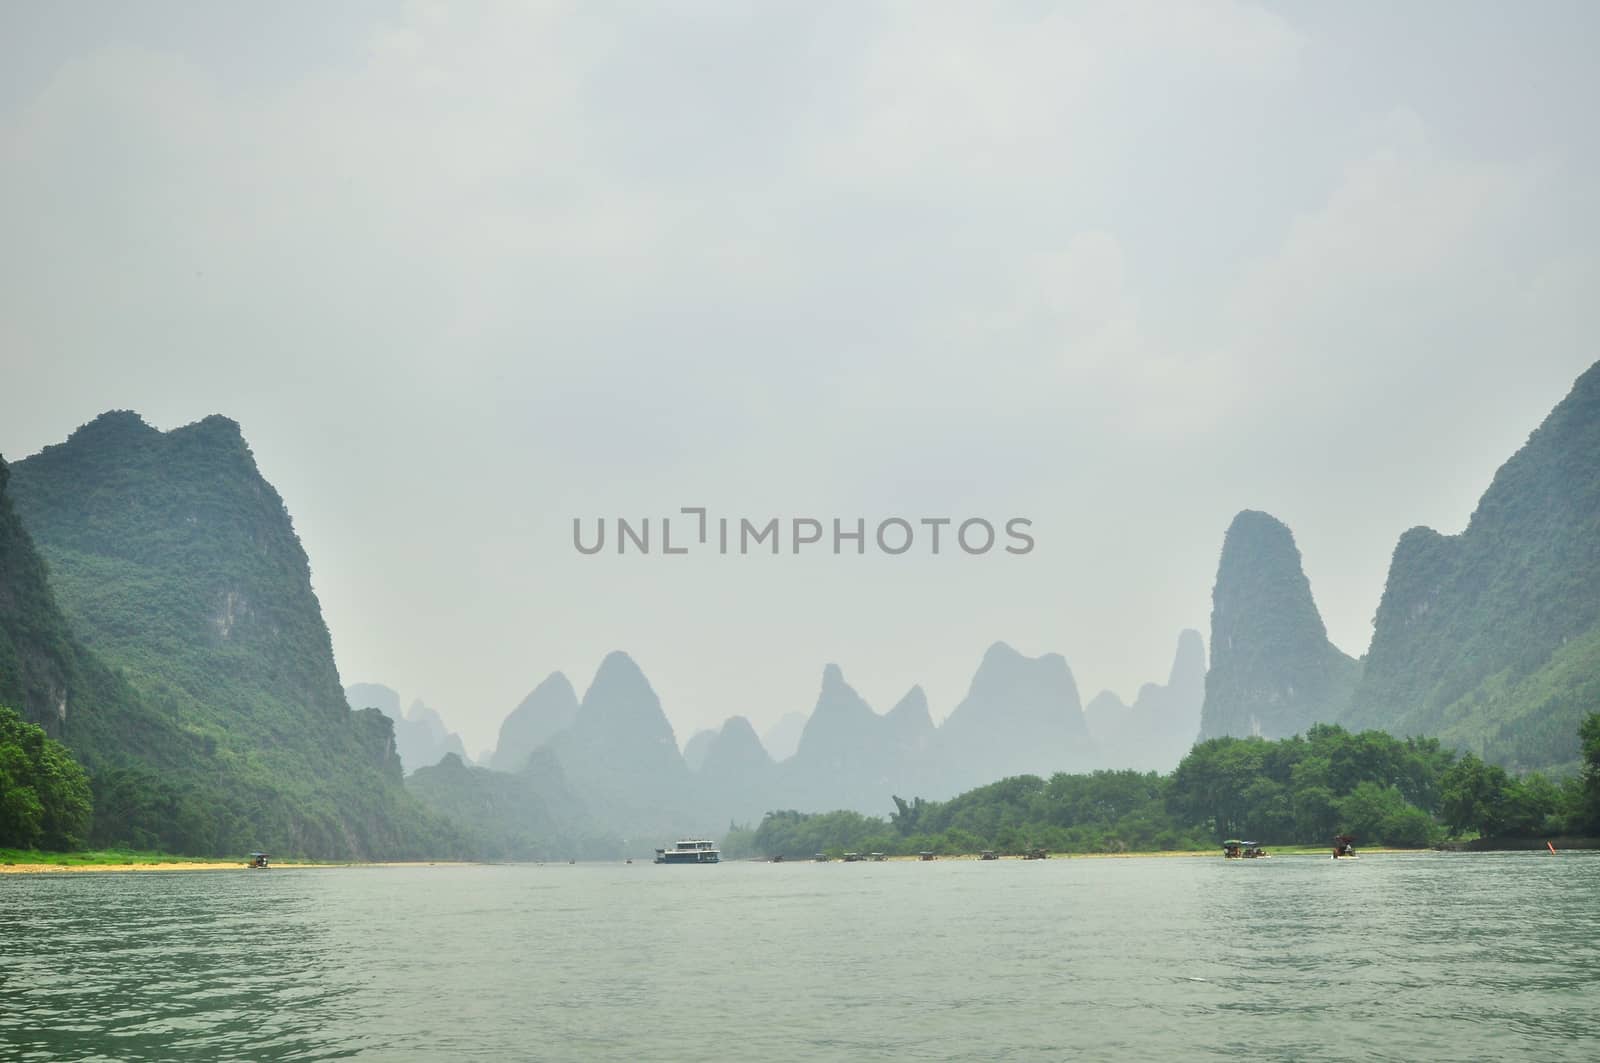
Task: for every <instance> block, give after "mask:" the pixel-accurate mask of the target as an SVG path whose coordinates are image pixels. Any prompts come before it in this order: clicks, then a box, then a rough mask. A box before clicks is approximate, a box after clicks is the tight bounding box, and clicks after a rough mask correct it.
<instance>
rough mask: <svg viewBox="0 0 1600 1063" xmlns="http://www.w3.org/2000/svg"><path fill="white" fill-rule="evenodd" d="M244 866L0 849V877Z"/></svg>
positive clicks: (240, 860) (215, 860)
mask: <svg viewBox="0 0 1600 1063" xmlns="http://www.w3.org/2000/svg"><path fill="white" fill-rule="evenodd" d="M306 863H310V861H298V860H293V861H278V860H274V861H273V866H274V867H282V866H289V865H299V864H306ZM244 866H245V857H244V854H243V853H240V854H238V855H237V856H179V855H177V854H175V853H157V852H147V851H141V850H134V849H86V850H81V851H79V852H70V853H53V852H44V851H42V850H38V849H0V873H5V872H28V871H157V870H172V871H184V870H190V871H204V870H214V869H215V870H220V869H224V868H234V867H237V868H241V869H243V868H244Z"/></svg>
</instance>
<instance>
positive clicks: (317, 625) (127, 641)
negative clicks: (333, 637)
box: [0, 412, 450, 858]
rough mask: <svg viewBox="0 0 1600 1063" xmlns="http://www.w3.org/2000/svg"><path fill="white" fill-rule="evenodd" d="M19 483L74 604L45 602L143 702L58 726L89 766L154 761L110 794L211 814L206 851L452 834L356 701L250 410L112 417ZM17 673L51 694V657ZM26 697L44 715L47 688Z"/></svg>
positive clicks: (59, 589) (342, 852)
mask: <svg viewBox="0 0 1600 1063" xmlns="http://www.w3.org/2000/svg"><path fill="white" fill-rule="evenodd" d="M9 493H10V496H11V499H12V501H13V503H14V505H15V507H16V513H17V515H18V516H19V517H20V518H21V521H22V524H23V526H24V527H26V529H27V531H28V532H29V533H30V534H31V536H32V538H33V540H34V542H35V543H37V545H38V547H39V550H40V552H41V553H42V554H43V555H44V559H45V561H46V562H47V563H48V565H49V570H50V571H49V575H50V586H51V587H52V588H53V590H54V595H55V599H56V600H57V601H59V602H60V605H61V609H60V613H59V614H58V616H57V617H56V618H54V619H52V618H51V617H50V616H49V613H48V611H41V610H42V607H41V606H39V605H38V604H37V603H35V605H34V606H33V607H31V610H30V611H31V612H32V613H33V614H34V615H36V616H39V617H43V618H44V620H43V621H39V622H43V623H51V624H58V625H59V623H60V622H61V621H64V625H65V626H64V627H63V628H62V631H63V632H65V631H67V630H70V633H71V635H72V636H75V637H76V638H78V639H81V641H82V644H83V645H84V646H86V647H87V648H88V650H89V651H92V653H93V654H94V655H96V656H97V657H98V658H99V659H101V660H104V661H105V662H107V663H108V664H110V665H111V666H113V667H115V668H116V669H118V670H119V671H120V673H121V676H120V678H118V679H110V680H105V681H104V682H106V683H112V684H115V683H117V682H125V683H126V685H127V686H128V687H130V688H131V689H132V690H133V691H134V692H136V694H137V698H135V699H133V700H134V703H135V704H137V705H138V706H139V711H138V712H137V713H135V712H132V711H121V710H120V709H119V708H118V707H117V705H116V704H114V703H113V701H111V700H106V699H101V704H103V705H104V711H102V712H100V713H98V714H92V715H91V716H90V719H89V721H88V722H86V723H85V724H84V725H83V726H82V727H78V725H77V724H76V723H75V722H73V717H72V713H71V712H70V706H69V712H68V715H67V719H68V723H67V725H66V726H65V727H64V729H63V730H62V732H61V734H62V737H63V739H64V740H65V741H66V742H67V743H68V745H69V747H71V748H72V749H73V750H74V752H75V753H76V754H78V755H79V756H80V757H82V759H84V760H85V762H86V763H88V764H90V765H91V767H95V766H97V765H104V766H105V767H106V768H107V769H109V768H110V767H111V765H112V764H113V763H122V764H124V765H131V766H134V767H136V768H140V769H145V770H147V771H149V772H150V773H151V775H152V776H153V779H152V778H144V777H141V776H140V775H139V774H138V773H134V774H131V775H130V774H129V773H127V772H126V771H124V772H122V773H121V774H116V773H113V772H110V771H109V770H108V771H107V773H106V775H107V778H106V780H105V782H104V783H103V784H102V786H109V787H110V789H109V790H108V792H107V793H106V798H107V800H108V801H115V802H121V803H123V804H125V805H129V806H136V807H146V806H148V807H150V808H153V809H158V810H159V809H163V808H164V809H166V810H167V811H168V812H170V813H173V814H177V813H180V812H182V811H183V810H185V809H187V810H189V813H190V814H191V815H192V816H199V817H201V818H202V819H203V821H204V822H203V830H204V833H205V837H204V838H203V839H195V840H189V841H186V842H185V844H184V846H183V847H184V848H189V849H191V850H192V849H194V848H197V847H200V848H206V849H209V850H210V851H227V850H233V849H238V850H247V849H250V848H254V847H258V846H259V847H263V848H268V849H272V850H274V851H276V852H280V853H283V854H285V855H288V854H302V855H306V856H314V857H326V858H360V857H376V856H405V855H422V854H424V853H431V854H434V855H437V854H438V853H440V852H441V851H442V850H444V849H447V848H448V847H449V845H450V840H449V839H450V834H449V832H448V831H447V830H446V829H445V828H444V827H443V826H442V825H441V824H440V822H439V821H438V820H437V819H436V817H432V816H430V815H428V814H427V813H425V812H424V811H423V810H422V809H421V808H420V807H419V806H418V805H417V804H416V803H415V802H414V801H413V800H411V799H410V798H409V797H408V796H407V794H406V793H405V790H404V788H403V786H402V784H401V778H400V764H399V761H398V759H397V757H396V756H395V751H394V736H393V731H392V728H391V726H390V724H389V722H388V720H387V719H385V718H384V717H383V716H382V714H380V713H378V712H376V711H375V710H365V711H362V712H351V711H350V709H349V706H348V704H347V703H346V701H345V698H344V693H343V690H342V688H341V687H340V685H339V678H338V673H337V671H336V669H335V667H334V662H333V651H332V645H331V642H330V639H329V636H328V630H327V627H326V625H325V624H324V623H323V620H322V614H321V609H320V607H319V606H318V603H317V600H316V596H315V594H314V593H313V592H312V590H311V582H310V566H309V563H308V561H307V559H306V555H305V551H304V550H303V549H302V548H301V546H300V542H299V540H298V538H297V537H296V536H295V533H294V528H293V526H292V524H291V522H290V519H289V515H288V512H287V511H286V509H285V508H284V505H283V502H282V500H281V499H280V498H279V497H278V494H277V492H276V491H275V490H273V488H272V486H271V485H270V484H268V483H267V482H266V481H265V480H264V479H262V477H261V475H260V473H259V472H258V471H257V469H256V466H255V461H254V459H253V457H252V455H251V453H250V450H249V448H248V446H246V444H245V441H244V439H243V437H242V436H241V435H240V432H239V428H238V426H237V425H236V424H234V423H233V422H232V421H229V420H227V419H225V418H222V417H215V416H213V417H208V418H206V419H205V420H203V421H200V422H198V423H196V424H192V425H189V426H186V427H184V428H180V429H176V430H174V431H171V432H167V433H162V432H159V431H157V430H155V429H153V428H151V427H150V426H148V425H146V424H145V423H144V422H143V421H142V420H141V419H140V418H139V417H138V415H136V414H133V413H129V412H115V413H108V414H104V415H102V416H101V417H99V418H97V419H95V420H94V421H93V422H91V423H90V424H87V425H85V426H83V427H82V428H80V429H78V431H76V432H74V433H73V434H72V436H71V437H70V438H69V439H68V440H67V441H66V442H65V443H62V444H59V445H57V446H52V447H47V448H46V449H45V450H44V451H42V452H41V453H39V454H37V455H35V456H33V457H31V458H28V459H25V460H23V461H20V462H17V463H16V464H15V465H13V466H12V470H11V482H10V485H9ZM26 584H27V586H29V587H34V586H36V584H37V581H36V580H30V581H26ZM62 637H63V638H65V637H66V635H64V634H63V635H62ZM58 642H59V640H58ZM60 644H62V645H70V640H69V641H68V642H65V643H60ZM20 674H21V675H22V676H23V677H24V679H23V682H24V686H26V685H27V684H28V683H30V682H31V683H32V684H33V685H34V686H36V687H37V686H38V685H39V683H40V682H41V680H38V679H31V680H30V679H27V678H26V677H28V676H33V675H40V674H45V675H46V679H45V680H42V682H44V684H45V686H44V688H43V689H45V692H46V694H48V691H49V689H50V687H49V680H48V675H47V673H45V672H41V671H40V669H39V668H37V667H34V668H31V669H23V670H21V672H20ZM0 693H3V692H0ZM48 700H49V699H48V697H46V698H45V701H46V704H48ZM22 701H23V703H24V707H25V710H26V711H28V715H29V718H30V719H37V718H38V717H39V712H38V710H37V708H36V706H37V704H38V702H39V696H38V694H37V693H35V694H34V695H33V696H31V697H24V698H23V699H22ZM75 728H76V730H75ZM152 782H154V783H155V784H158V785H157V786H156V789H155V791H154V792H152V786H151V783H152ZM162 788H165V790H163V789H162ZM196 788H199V792H196ZM98 803H100V802H99V801H97V804H98ZM200 827H201V825H197V829H199V828H200ZM105 840H107V841H137V839H105Z"/></svg>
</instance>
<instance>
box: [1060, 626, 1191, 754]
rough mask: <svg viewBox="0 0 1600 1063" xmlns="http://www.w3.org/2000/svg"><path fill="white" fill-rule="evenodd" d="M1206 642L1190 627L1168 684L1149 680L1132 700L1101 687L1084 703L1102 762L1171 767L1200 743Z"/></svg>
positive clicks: (1181, 640) (1180, 638)
mask: <svg viewBox="0 0 1600 1063" xmlns="http://www.w3.org/2000/svg"><path fill="white" fill-rule="evenodd" d="M1205 684H1206V656H1205V644H1204V643H1203V642H1202V641H1201V639H1200V633H1199V632H1198V631H1190V630H1185V631H1183V632H1182V633H1181V634H1179V636H1178V648H1177V651H1176V652H1175V653H1174V655H1173V658H1172V668H1171V670H1170V671H1169V672H1168V675H1167V681H1166V683H1165V684H1160V683H1146V684H1144V685H1143V686H1142V687H1140V688H1139V694H1138V696H1137V697H1136V698H1135V699H1134V702H1133V704H1132V705H1131V706H1129V705H1124V704H1123V703H1122V700H1121V699H1120V698H1118V697H1117V696H1116V695H1115V694H1112V693H1111V692H1110V691H1101V692H1100V693H1099V694H1097V695H1095V697H1094V698H1093V699H1092V700H1091V701H1090V702H1089V704H1088V705H1086V706H1085V707H1084V710H1083V714H1084V718H1085V719H1086V720H1087V721H1088V725H1089V733H1090V734H1091V735H1092V736H1093V737H1094V740H1095V743H1096V745H1097V746H1098V747H1099V750H1100V764H1101V766H1102V767H1106V768H1113V769H1121V768H1134V769H1137V770H1139V771H1160V772H1166V771H1171V770H1172V769H1173V768H1175V767H1177V766H1178V762H1179V761H1180V760H1182V759H1183V756H1184V754H1185V753H1187V752H1189V750H1190V748H1191V747H1192V746H1193V745H1194V740H1195V736H1196V735H1198V734H1199V732H1200V711H1201V707H1202V705H1203V704H1204V702H1205V695H1206V685H1205Z"/></svg>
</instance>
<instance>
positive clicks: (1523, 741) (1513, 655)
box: [1343, 364, 1600, 768]
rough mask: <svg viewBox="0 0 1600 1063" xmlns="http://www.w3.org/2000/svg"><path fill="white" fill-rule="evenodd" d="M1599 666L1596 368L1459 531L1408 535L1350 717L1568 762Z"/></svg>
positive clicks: (1519, 761) (1526, 757)
mask: <svg viewBox="0 0 1600 1063" xmlns="http://www.w3.org/2000/svg"><path fill="white" fill-rule="evenodd" d="M1597 665H1600V364H1596V365H1594V366H1592V367H1590V368H1589V369H1588V370H1587V371H1586V372H1585V373H1584V374H1583V375H1582V376H1580V377H1579V378H1578V380H1577V382H1576V384H1574V386H1573V388H1572V391H1571V393H1570V394H1568V395H1567V397H1566V398H1565V399H1563V400H1562V401H1561V403H1560V404H1559V405H1557V406H1556V408H1555V409H1554V410H1553V411H1551V413H1550V415H1549V417H1547V418H1546V419H1545V422H1544V423H1543V424H1542V425H1540V426H1539V428H1538V429H1537V430H1536V431H1535V432H1534V433H1533V434H1532V435H1531V436H1530V437H1529V439H1528V442H1527V444H1526V445H1524V446H1523V447H1522V449H1521V450H1519V451H1518V452H1517V453H1516V454H1515V455H1514V456H1513V457H1512V458H1511V459H1510V460H1509V461H1507V462H1506V463H1505V464H1504V465H1503V466H1501V468H1500V470H1499V471H1498V472H1497V473H1496V474H1495V477H1494V481H1493V482H1492V483H1491V484H1490V486H1489V489H1488V490H1487V491H1486V492H1485V493H1484V495H1483V498H1482V500H1481V501H1480V502H1479V504H1478V508H1477V510H1476V511H1475V512H1474V513H1473V514H1472V518H1471V520H1470V521H1469V522H1468V525H1467V528H1466V530H1465V531H1463V532H1462V533H1461V534H1459V535H1454V536H1446V535H1440V534H1439V533H1438V532H1435V531H1433V530H1431V529H1428V528H1413V529H1412V530H1411V531H1408V532H1406V534H1405V535H1404V536H1402V537H1401V539H1400V542H1399V544H1398V545H1397V546H1396V547H1395V552H1394V559H1393V561H1392V562H1391V565H1390V569H1389V579H1388V583H1387V586H1386V588H1385V590H1384V595H1383V601H1382V603H1381V604H1380V606H1379V608H1378V614H1377V619H1376V624H1375V628H1374V633H1373V640H1372V648H1371V650H1370V651H1369V653H1368V655H1367V658H1366V662H1365V669H1364V672H1363V674H1362V678H1361V682H1360V684H1359V685H1358V686H1357V688H1356V691H1355V694H1354V697H1353V699H1352V703H1351V705H1350V708H1349V710H1348V711H1347V713H1346V714H1345V716H1344V717H1343V722H1345V723H1346V724H1347V725H1349V726H1352V727H1376V728H1382V729H1383V730H1386V731H1389V732H1390V733H1392V734H1432V735H1438V736H1440V737H1442V738H1445V739H1446V740H1448V741H1451V742H1453V743H1455V744H1457V745H1461V746H1464V747H1466V748H1468V749H1472V750H1475V751H1478V752H1480V753H1481V755H1483V756H1484V757H1485V758H1487V759H1490V760H1493V761H1495V762H1497V763H1503V764H1506V765H1508V766H1515V767H1519V768H1527V767H1553V766H1565V765H1572V764H1575V763H1576V762H1577V760H1578V757H1579V747H1578V742H1577V737H1576V721H1577V720H1578V719H1580V718H1581V716H1582V714H1583V712H1584V711H1593V710H1594V708H1595V707H1596V705H1597V704H1600V700H1597V698H1596V693H1597V680H1596V676H1597V674H1600V667H1597Z"/></svg>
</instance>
